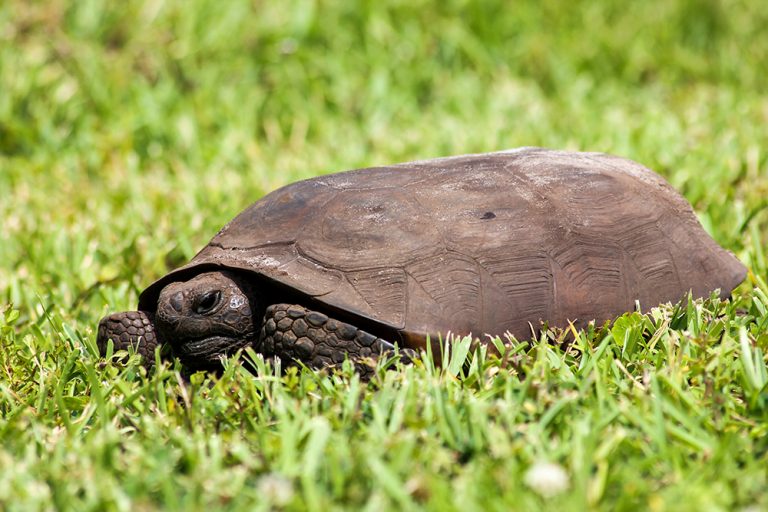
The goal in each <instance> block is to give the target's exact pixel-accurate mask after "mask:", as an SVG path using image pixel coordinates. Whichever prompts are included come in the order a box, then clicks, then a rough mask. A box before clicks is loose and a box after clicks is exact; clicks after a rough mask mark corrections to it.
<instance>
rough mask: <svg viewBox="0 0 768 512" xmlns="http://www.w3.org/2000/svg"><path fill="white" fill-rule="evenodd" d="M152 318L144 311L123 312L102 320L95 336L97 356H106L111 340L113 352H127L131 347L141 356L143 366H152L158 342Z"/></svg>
mask: <svg viewBox="0 0 768 512" xmlns="http://www.w3.org/2000/svg"><path fill="white" fill-rule="evenodd" d="M153 317H154V315H152V313H147V312H146V311H123V312H121V313H114V314H112V315H109V316H105V317H104V318H102V319H101V321H100V322H99V331H98V334H97V336H96V345H97V346H98V348H99V354H100V355H101V356H102V357H103V356H105V355H106V353H107V342H108V341H109V340H112V343H113V345H114V349H115V351H118V350H128V347H129V346H132V347H133V348H134V350H135V351H136V352H138V353H139V354H141V356H142V358H143V360H144V365H145V366H147V367H151V366H152V365H154V363H155V347H156V346H157V344H158V342H157V334H156V333H155V324H154V321H153V320H154V318H153Z"/></svg>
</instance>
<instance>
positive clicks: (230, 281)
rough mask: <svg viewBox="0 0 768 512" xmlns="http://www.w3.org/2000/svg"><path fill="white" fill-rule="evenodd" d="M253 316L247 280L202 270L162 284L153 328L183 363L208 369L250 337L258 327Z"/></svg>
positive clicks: (255, 306) (254, 308)
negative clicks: (196, 273)
mask: <svg viewBox="0 0 768 512" xmlns="http://www.w3.org/2000/svg"><path fill="white" fill-rule="evenodd" d="M257 314H258V304H257V303H256V300H255V294H254V293H253V290H252V287H251V285H250V283H249V282H248V280H247V279H244V278H243V277H242V276H240V275H238V274H236V273H234V272H229V271H217V272H207V273H204V274H200V275H198V276H195V277H194V278H192V279H190V280H189V281H183V282H178V281H177V282H173V283H170V284H168V285H167V286H166V287H165V288H163V290H162V291H161V292H160V297H159V298H158V301H157V312H156V314H155V326H156V328H157V332H158V334H159V337H160V339H162V340H163V341H165V342H168V343H170V344H171V347H173V353H174V355H176V356H177V357H179V359H181V361H182V363H183V364H184V366H186V367H188V368H190V369H198V368H211V367H216V366H218V365H219V362H220V360H221V358H222V357H226V356H228V355H231V354H233V353H234V352H236V351H237V350H238V349H240V348H242V347H245V346H246V345H249V344H251V343H253V342H254V341H255V339H256V337H257V336H258V333H259V328H260V327H261V325H259V324H258V323H257V322H258V321H259V320H258V319H257V318H258V317H257V316H256V315H257Z"/></svg>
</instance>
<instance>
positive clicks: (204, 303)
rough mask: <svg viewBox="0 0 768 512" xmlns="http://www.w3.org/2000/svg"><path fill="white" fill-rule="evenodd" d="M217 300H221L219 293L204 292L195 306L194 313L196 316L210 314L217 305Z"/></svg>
mask: <svg viewBox="0 0 768 512" xmlns="http://www.w3.org/2000/svg"><path fill="white" fill-rule="evenodd" d="M219 300H221V292H220V291H218V290H216V291H215V292H206V293H205V294H204V295H203V296H202V297H200V300H198V301H197V304H195V313H197V314H198V315H204V314H206V313H210V312H211V310H213V308H215V307H216V306H217V305H218V304H219Z"/></svg>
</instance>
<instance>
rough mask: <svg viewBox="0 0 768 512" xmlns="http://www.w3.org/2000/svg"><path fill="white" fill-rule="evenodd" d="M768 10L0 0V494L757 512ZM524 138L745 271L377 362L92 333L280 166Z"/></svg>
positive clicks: (765, 504)
mask: <svg viewBox="0 0 768 512" xmlns="http://www.w3.org/2000/svg"><path fill="white" fill-rule="evenodd" d="M766 26H768V11H767V10H766V9H765V8H764V7H763V5H762V3H761V2H759V1H757V0H754V1H746V0H745V1H738V0H721V1H716V0H711V1H710V0H680V1H664V0H658V1H656V0H654V1H646V2H632V3H627V2H621V1H605V2H594V1H588V0H584V1H579V0H576V1H557V0H544V1H525V2H523V1H519V2H502V1H495V0H488V1H482V2H480V1H478V2H471V1H466V0H442V1H440V0H434V1H431V0H430V1H428V0H410V1H400V0H394V1H378V2H377V1H365V2H342V1H312V0H290V1H285V2H277V1H274V2H267V1H260V0H250V1H248V0H230V1H229V2H220V1H215V0H186V1H181V0H125V1H121V2H108V1H107V0H79V1H74V0H48V1H32V0H3V1H2V2H0V222H2V229H0V468H2V469H0V509H2V510H9V511H10V510H24V511H27V510H52V509H61V510H77V511H85V510H131V511H134V510H154V509H162V510H185V511H190V510H218V509H223V510H274V509H285V510H333V509H346V510H372V511H373V510H418V509H426V510H440V511H442V510H461V511H474V510H478V511H480V510H504V511H506V510H536V509H548V510H558V511H560V510H592V509H594V510H611V511H612V510H638V509H640V510H654V511H656V510H675V511H684V510H696V511H701V510H744V511H747V510H749V511H757V510H768V494H766V492H765V490H766V488H768V470H767V469H766V468H768V423H767V420H768V388H767V387H766V383H768V366H767V359H766V353H767V352H768V330H766V326H768V286H767V285H766V281H768V264H767V263H766V256H765V254H764V249H763V247H764V244H765V242H766V240H768V213H767V212H766V206H767V205H768V200H766V197H768V152H767V151H766V148H768V131H767V130H766V126H768V95H766V92H765V91H766V76H768V37H766V31H765V27H766ZM517 146H547V147H555V148H566V149H574V150H590V151H604V152H608V153H614V154H618V155H621V156H625V157H628V158H631V159H634V160H637V161H639V162H642V163H643V164H645V165H647V166H648V167H650V168H652V169H654V170H656V171H657V172H659V173H660V174H662V175H663V176H664V177H665V178H667V179H668V180H669V181H670V182H671V183H672V184H673V185H674V186H675V187H676V188H677V189H678V190H679V191H681V193H683V195H685V197H686V198H687V199H688V200H689V201H690V202H691V203H692V204H693V206H694V208H695V210H696V212H697V214H698V215H699V218H700V220H701V222H702V224H703V225H704V226H705V228H706V230H707V231H708V232H709V233H710V234H711V235H712V236H713V237H714V238H715V239H716V240H717V241H718V242H719V243H720V244H721V245H723V246H724V247H726V248H728V249H729V250H731V251H733V252H734V253H735V254H736V255H737V256H738V257H739V259H740V260H741V261H742V262H743V263H744V264H745V265H747V266H748V267H749V268H750V273H749V275H748V278H747V281H746V282H745V283H744V284H743V285H742V286H741V287H740V288H738V289H737V290H736V291H735V292H734V295H733V297H732V299H731V300H729V301H720V300H718V299H709V300H704V301H685V300H684V301H683V302H681V303H680V304H677V305H664V306H661V307H653V306H655V305H650V304H649V305H644V308H643V310H642V312H641V313H643V314H641V313H638V312H635V313H631V314H627V315H625V316H624V317H622V318H621V319H620V320H618V321H617V322H616V323H615V324H613V325H607V326H595V327H594V328H593V329H590V330H588V331H584V332H579V333H576V336H575V341H574V342H573V344H572V345H570V346H561V345H560V344H558V343H557V341H558V337H559V336H560V333H558V332H548V333H545V334H544V335H542V337H541V339H538V340H519V342H518V343H516V344H514V345H513V346H511V347H510V348H509V351H510V353H509V354H507V355H508V360H510V361H512V363H511V364H501V363H500V362H499V361H498V359H497V358H495V357H491V356H489V355H487V354H484V353H477V354H474V355H471V356H470V358H469V360H468V361H467V362H466V364H462V363H464V359H463V358H464V355H465V352H464V351H463V350H462V349H466V343H461V342H458V341H457V345H456V346H457V347H458V350H454V352H453V353H452V354H444V355H436V356H435V358H436V359H438V360H441V359H444V360H445V364H444V365H443V366H442V368H439V367H436V366H435V364H433V363H432V362H431V360H429V359H426V360H425V361H423V362H420V363H417V364H415V365H413V366H409V367H404V368H397V369H396V370H395V371H385V370H383V369H382V370H381V371H379V372H378V373H377V375H376V376H375V377H374V378H373V379H372V380H371V381H370V382H361V380H360V379H359V377H358V376H357V375H355V374H354V373H353V372H352V371H351V370H349V369H346V370H344V371H341V372H337V373H327V372H312V371H308V370H303V371H293V370H292V371H288V372H287V373H284V374H281V373H280V372H279V371H276V369H274V368H271V367H269V366H267V365H265V364H264V363H263V362H262V361H261V360H260V359H259V357H258V355H256V354H253V353H252V352H251V353H247V354H243V358H244V359H249V360H250V361H251V362H252V364H253V365H254V366H255V367H256V369H255V371H254V373H251V372H249V371H248V370H246V367H245V366H244V365H243V362H242V360H240V361H238V360H234V359H233V360H230V361H228V362H227V364H226V370H225V371H224V373H223V375H220V376H213V375H206V374H202V373H199V374H195V375H193V376H191V377H190V378H189V379H188V380H185V379H184V378H183V377H182V375H181V373H180V368H179V366H178V365H174V364H172V363H169V364H165V365H163V366H161V367H160V368H158V369H157V371H155V372H154V373H152V374H150V375H147V374H146V372H145V371H144V369H143V368H142V367H141V365H140V362H139V361H138V357H133V358H131V359H130V360H129V361H127V362H119V361H107V362H106V363H104V362H103V360H101V359H100V358H99V357H98V354H97V353H96V349H95V327H96V324H97V322H98V320H99V318H101V317H102V316H103V315H104V314H106V313H109V312H113V311H118V310H125V309H132V308H134V307H135V305H136V302H137V296H138V293H139V292H140V291H141V290H142V289H143V288H144V287H145V286H146V285H148V284H149V283H150V282H152V281H153V280H154V279H156V278H158V277H160V276H162V275H163V274H165V273H166V272H167V271H168V270H170V269H172V268H175V267H176V266H179V265H181V264H183V263H184V262H186V261H188V260H189V259H190V258H191V257H192V256H193V255H194V254H195V252H196V251H197V250H198V249H200V248H201V247H202V246H203V245H204V244H205V243H206V242H207V241H208V240H209V239H210V238H211V237H212V236H213V235H214V234H215V233H216V231H217V230H218V229H219V228H220V227H221V226H222V225H223V224H224V223H225V222H226V221H227V220H229V219H230V218H231V217H233V216H234V215H235V214H236V213H238V212H239V211H240V210H241V209H243V208H244V207H245V206H247V205H248V204H250V203H251V202H253V201H254V200H256V199H258V198H259V197H261V196H262V195H264V194H265V193H267V192H269V191H271V190H273V189H275V188H277V187H279V186H281V185H284V184H286V183H289V182H291V181H294V180H297V179H300V178H307V177H312V176H317V175H320V174H323V173H329V172H334V171H340V170H345V169H352V168H357V167H367V166H373V165H382V164H388V163H395V162H401V161H407V160H414V159H423V158H431V157H436V156H446V155H455V154H462V153H470V152H483V151H492V150H498V149H504V148H511V147H517Z"/></svg>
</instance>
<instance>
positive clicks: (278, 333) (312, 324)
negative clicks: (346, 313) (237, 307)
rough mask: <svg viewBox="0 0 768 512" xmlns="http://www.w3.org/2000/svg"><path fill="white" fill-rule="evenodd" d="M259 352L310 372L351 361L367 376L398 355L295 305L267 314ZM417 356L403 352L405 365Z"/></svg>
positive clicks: (390, 347) (374, 339)
mask: <svg viewBox="0 0 768 512" xmlns="http://www.w3.org/2000/svg"><path fill="white" fill-rule="evenodd" d="M256 350H257V351H259V352H261V353H262V354H263V355H264V356H265V357H275V356H277V357H280V359H282V360H283V361H294V362H300V363H303V364H305V365H306V366H308V367H310V368H327V367H332V366H338V365H340V364H341V363H342V362H343V361H344V359H349V360H350V361H352V362H353V363H354V365H355V368H356V369H357V370H358V371H359V372H361V373H364V374H367V373H370V372H371V370H372V369H373V367H375V365H376V359H378V358H379V357H382V356H385V357H386V356H391V355H394V354H395V345H393V344H392V343H390V342H388V341H386V340H383V339H381V338H377V337H376V336H374V335H373V334H369V333H367V332H365V331H363V330H362V329H358V328H357V327H355V326H354V325H351V324H347V323H344V322H340V321H338V320H334V319H333V318H329V317H328V316H327V315H325V314H323V313H319V312H317V311H311V310H309V309H307V308H305V307H302V306H298V305H295V304H273V305H271V306H269V307H268V308H267V310H266V313H265V314H264V322H263V323H262V327H261V334H260V336H259V341H258V343H257V344H256ZM414 354H415V353H414V352H413V351H412V350H408V349H405V350H401V351H400V355H401V360H402V361H403V362H410V359H411V357H412V356H413V355H414Z"/></svg>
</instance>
